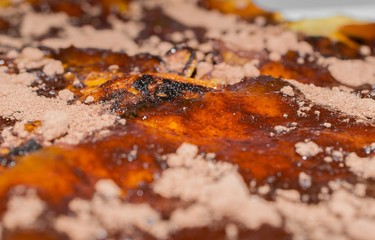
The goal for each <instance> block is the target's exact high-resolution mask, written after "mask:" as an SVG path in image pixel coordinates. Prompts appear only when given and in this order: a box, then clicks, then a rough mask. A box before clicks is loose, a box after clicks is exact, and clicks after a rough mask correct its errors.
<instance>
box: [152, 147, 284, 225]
mask: <svg viewBox="0 0 375 240" xmlns="http://www.w3.org/2000/svg"><path fill="white" fill-rule="evenodd" d="M197 152H198V149H197V147H196V146H194V145H190V144H183V145H181V146H180V148H179V149H178V150H177V152H176V154H172V155H170V156H168V165H169V167H170V168H169V169H167V170H165V171H164V172H163V174H162V176H161V178H160V179H159V180H157V181H156V182H155V184H154V188H153V189H154V191H155V192H156V193H158V194H160V195H161V196H163V197H166V198H180V199H181V200H184V201H191V202H195V203H196V204H198V205H199V206H204V208H205V209H206V211H207V212H205V213H202V212H200V211H196V212H197V213H198V216H199V215H205V216H206V217H205V219H206V220H205V221H207V222H208V220H209V218H208V217H207V215H209V216H211V217H210V218H211V219H212V220H216V221H217V220H222V219H230V220H232V221H234V222H237V223H242V224H243V225H244V226H246V227H247V228H250V229H257V228H259V227H260V226H261V225H262V224H269V225H272V226H275V227H277V226H280V225H281V219H280V217H279V215H278V214H277V212H276V211H275V209H274V207H272V206H271V205H270V204H269V203H268V202H266V201H264V200H263V199H261V198H260V197H258V196H255V195H254V196H253V195H250V193H249V190H248V188H247V186H246V184H245V182H244V181H243V179H242V177H241V176H240V175H239V173H238V172H237V170H236V168H235V167H234V166H233V165H231V164H228V163H224V162H217V163H215V162H209V161H207V160H205V159H204V158H203V157H201V156H199V155H198V156H197ZM197 208H198V207H197ZM196 219H197V217H192V218H191V219H189V221H190V222H191V223H190V224H192V226H191V227H193V226H194V224H195V221H196ZM187 221H188V219H185V222H184V225H185V226H186V225H187V224H188V222H187Z"/></svg>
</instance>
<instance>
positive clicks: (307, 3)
mask: <svg viewBox="0 0 375 240" xmlns="http://www.w3.org/2000/svg"><path fill="white" fill-rule="evenodd" d="M254 2H255V3H256V4H257V5H258V6H262V7H263V8H265V9H268V10H274V11H279V12H281V13H282V15H283V16H284V17H285V18H287V19H290V20H299V19H304V18H320V17H327V16H332V15H345V16H350V17H354V18H357V19H364V20H372V21H375V0H254Z"/></svg>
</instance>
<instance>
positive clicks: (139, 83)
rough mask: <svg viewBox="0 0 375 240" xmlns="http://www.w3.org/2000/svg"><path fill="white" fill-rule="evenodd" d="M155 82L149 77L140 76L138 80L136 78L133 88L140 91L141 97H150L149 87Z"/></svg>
mask: <svg viewBox="0 0 375 240" xmlns="http://www.w3.org/2000/svg"><path fill="white" fill-rule="evenodd" d="M154 81H155V80H154V78H153V77H152V76H150V75H147V74H145V75H142V76H141V77H140V78H138V79H137V80H136V81H135V82H134V83H133V87H134V88H135V89H137V90H138V91H140V92H141V93H142V94H143V95H146V96H148V95H150V90H149V86H150V85H151V83H153V82H154Z"/></svg>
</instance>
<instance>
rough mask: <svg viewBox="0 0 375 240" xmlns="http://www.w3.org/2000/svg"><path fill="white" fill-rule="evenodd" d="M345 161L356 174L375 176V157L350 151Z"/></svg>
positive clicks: (366, 176) (367, 176)
mask: <svg viewBox="0 0 375 240" xmlns="http://www.w3.org/2000/svg"><path fill="white" fill-rule="evenodd" d="M345 163H346V165H347V166H348V167H349V169H350V170H351V171H352V172H354V173H355V174H357V175H359V176H361V177H363V178H375V158H370V157H365V158H361V157H359V156H358V155H357V154H356V153H350V154H349V155H348V156H347V157H346V159H345Z"/></svg>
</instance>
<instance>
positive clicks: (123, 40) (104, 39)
mask: <svg viewBox="0 0 375 240" xmlns="http://www.w3.org/2000/svg"><path fill="white" fill-rule="evenodd" d="M64 30H65V31H64V33H63V34H62V37H61V38H49V39H45V40H43V41H42V42H41V44H42V45H44V46H47V47H50V48H56V49H58V48H67V47H70V46H75V47H77V48H99V49H110V50H113V51H120V50H124V51H126V52H127V53H128V54H130V55H133V54H136V53H137V49H138V46H137V45H136V44H135V43H134V42H133V40H132V39H131V38H130V37H129V36H127V35H126V34H125V33H123V32H121V31H117V30H112V29H106V30H96V29H94V28H93V27H91V26H85V27H81V28H78V27H72V26H66V27H65V28H64Z"/></svg>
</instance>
